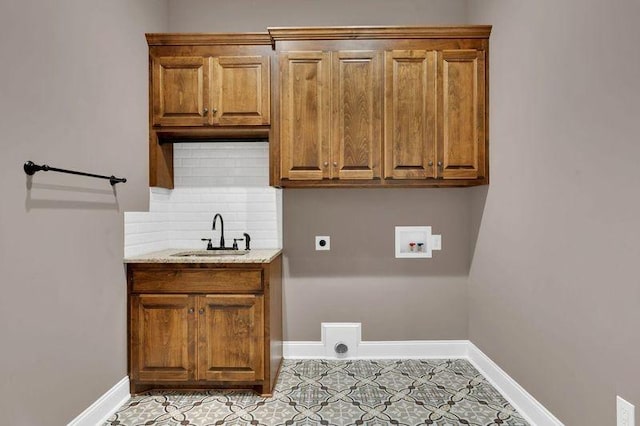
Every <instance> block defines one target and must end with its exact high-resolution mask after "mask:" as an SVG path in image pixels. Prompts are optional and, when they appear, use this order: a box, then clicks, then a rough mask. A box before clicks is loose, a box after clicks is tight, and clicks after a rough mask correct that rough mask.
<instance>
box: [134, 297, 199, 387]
mask: <svg viewBox="0 0 640 426" xmlns="http://www.w3.org/2000/svg"><path fill="white" fill-rule="evenodd" d="M130 303H131V323H130V336H131V339H130V344H131V354H132V355H133V357H132V359H131V365H132V366H135V367H134V368H135V372H136V376H137V377H136V378H137V380H140V381H187V380H193V378H194V377H193V371H194V367H195V360H196V354H195V350H194V346H193V344H190V343H192V342H193V338H194V336H195V324H196V318H195V316H194V315H193V313H194V309H195V300H194V298H193V297H191V296H188V295H167V294H162V295H155V294H154V295H146V294H144V295H137V296H133V297H132V298H131V300H130Z"/></svg>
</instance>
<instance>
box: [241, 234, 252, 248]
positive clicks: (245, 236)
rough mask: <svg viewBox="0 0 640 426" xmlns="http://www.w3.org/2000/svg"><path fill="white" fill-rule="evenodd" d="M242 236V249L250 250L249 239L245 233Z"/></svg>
mask: <svg viewBox="0 0 640 426" xmlns="http://www.w3.org/2000/svg"><path fill="white" fill-rule="evenodd" d="M242 235H244V249H245V250H251V237H250V236H249V234H247V233H246V232H245V233H244V234H242Z"/></svg>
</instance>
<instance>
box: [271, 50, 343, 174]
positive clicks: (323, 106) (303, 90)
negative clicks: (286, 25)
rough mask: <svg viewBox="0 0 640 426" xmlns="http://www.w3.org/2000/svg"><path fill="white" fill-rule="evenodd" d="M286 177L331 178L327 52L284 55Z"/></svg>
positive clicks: (282, 141) (282, 133)
mask: <svg viewBox="0 0 640 426" xmlns="http://www.w3.org/2000/svg"><path fill="white" fill-rule="evenodd" d="M279 62H280V73H281V83H280V96H281V100H280V102H281V107H280V110H281V111H280V144H281V148H280V149H281V152H282V157H281V173H282V177H283V178H285V179H291V180H318V179H323V178H328V177H329V168H328V165H329V155H330V154H329V135H330V133H329V131H330V128H329V125H330V112H331V111H330V99H331V98H330V97H331V92H330V82H331V80H330V65H331V64H330V56H329V53H327V52H285V53H283V54H282V55H280V58H279Z"/></svg>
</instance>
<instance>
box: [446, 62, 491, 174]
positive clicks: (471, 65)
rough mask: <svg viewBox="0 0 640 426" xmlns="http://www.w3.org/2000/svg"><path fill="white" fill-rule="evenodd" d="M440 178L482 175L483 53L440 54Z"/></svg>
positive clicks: (483, 124) (483, 121)
mask: <svg viewBox="0 0 640 426" xmlns="http://www.w3.org/2000/svg"><path fill="white" fill-rule="evenodd" d="M438 63H439V64H440V65H439V73H440V75H439V79H438V80H439V84H438V87H439V102H438V103H439V110H440V111H441V114H442V118H441V120H440V121H441V123H442V124H441V131H440V132H439V133H440V134H439V141H438V145H439V161H441V162H442V170H441V171H440V175H441V176H442V177H443V178H444V179H475V178H478V177H482V176H484V169H485V164H484V158H485V152H484V150H485V144H484V140H485V129H484V127H485V116H484V114H485V108H484V102H485V101H484V99H485V93H484V88H485V77H484V52H483V51H477V50H445V51H443V52H441V53H440V54H439V58H438Z"/></svg>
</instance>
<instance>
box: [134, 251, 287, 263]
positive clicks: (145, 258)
mask: <svg viewBox="0 0 640 426" xmlns="http://www.w3.org/2000/svg"><path fill="white" fill-rule="evenodd" d="M188 251H201V250H194V249H167V250H161V251H156V252H152V253H147V254H142V255H139V256H131V257H125V258H124V263H219V264H224V263H269V262H271V261H272V260H273V259H275V258H276V257H278V255H279V254H280V253H282V249H256V250H250V251H249V253H247V254H244V255H237V256H216V257H173V256H172V255H173V254H176V253H181V252H188Z"/></svg>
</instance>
